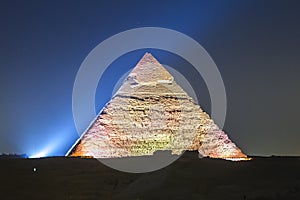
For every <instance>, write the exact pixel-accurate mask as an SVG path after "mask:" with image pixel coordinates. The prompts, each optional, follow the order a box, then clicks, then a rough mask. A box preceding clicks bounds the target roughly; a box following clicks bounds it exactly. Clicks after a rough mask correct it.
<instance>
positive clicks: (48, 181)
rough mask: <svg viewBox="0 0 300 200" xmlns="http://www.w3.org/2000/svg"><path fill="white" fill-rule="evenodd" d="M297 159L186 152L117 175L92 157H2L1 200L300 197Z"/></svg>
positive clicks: (253, 198)
mask: <svg viewBox="0 0 300 200" xmlns="http://www.w3.org/2000/svg"><path fill="white" fill-rule="evenodd" d="M299 167H300V158H297V157H293V158H289V157H268V158H260V157H257V158H254V159H253V160H251V161H244V162H232V161H226V160H219V159H208V158H203V159H199V158H198V156H197V153H196V152H185V154H184V155H183V156H182V157H180V158H179V159H178V160H177V161H175V162H174V163H173V164H171V165H169V166H168V167H166V168H163V169H161V170H159V171H156V172H151V173H144V174H129V173H124V172H119V171H116V170H113V169H110V168H109V167H107V166H105V165H103V164H101V163H100V162H99V161H98V160H96V159H91V158H67V157H53V158H41V159H21V158H13V159H7V158H6V159H0V177H1V185H0V195H1V199H5V200H7V199H51V200H54V199H105V200H106V199H133V200H138V199H139V200H142V199H204V200H211V199H230V200H234V199H240V200H243V199H252V200H262V199H285V200H287V199H288V200H293V199H295V200H296V199H297V200H298V199H300V171H299Z"/></svg>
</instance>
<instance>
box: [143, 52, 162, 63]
mask: <svg viewBox="0 0 300 200" xmlns="http://www.w3.org/2000/svg"><path fill="white" fill-rule="evenodd" d="M146 63H153V64H159V65H160V63H159V62H158V61H157V60H156V58H155V57H154V56H153V55H152V54H151V53H149V52H146V53H145V54H144V56H143V57H142V59H141V60H140V61H139V63H138V65H139V64H140V65H144V64H146Z"/></svg>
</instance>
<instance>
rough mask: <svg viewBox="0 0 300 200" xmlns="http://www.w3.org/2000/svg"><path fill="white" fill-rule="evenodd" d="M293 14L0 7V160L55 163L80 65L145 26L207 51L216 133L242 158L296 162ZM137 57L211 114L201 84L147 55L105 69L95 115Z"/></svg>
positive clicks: (182, 6)
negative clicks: (217, 94) (221, 87)
mask: <svg viewBox="0 0 300 200" xmlns="http://www.w3.org/2000/svg"><path fill="white" fill-rule="evenodd" d="M174 2H176V3H174ZM299 10H300V3H298V2H297V1H296V0H295V1H263V0H257V1H252V0H251V1H250V0H249V1H239V0H236V1H223V0H220V1H215V0H214V1H163V0H159V1H132V0H127V1H30V0H28V1H21V0H20V1H11V0H7V1H1V3H0V90H1V99H0V153H26V154H28V155H29V156H30V155H34V154H38V153H40V152H45V155H64V154H65V153H66V152H67V150H68V149H69V148H70V147H71V146H72V145H73V143H74V142H75V141H76V140H77V139H78V137H79V134H81V133H77V131H76V130H75V125H74V121H73V116H72V89H73V84H74V80H75V76H76V73H77V71H78V69H79V67H80V65H81V63H82V62H83V60H84V59H85V57H86V56H87V55H88V53H89V52H90V51H91V50H92V49H93V48H95V47H96V46H97V45H98V44H99V43H100V42H102V41H103V40H105V39H107V38H109V37H110V36H112V35H114V34H117V33H119V32H122V31H125V30H128V29H132V28H138V27H149V26H150V27H151V26H152V27H164V28H169V29H174V30H176V31H180V32H182V33H184V34H186V35H188V36H190V37H192V38H193V39H195V40H196V41H198V42H199V43H200V44H201V45H202V46H203V47H204V48H205V49H206V50H207V51H208V53H209V54H210V56H211V57H212V58H213V60H214V61H215V63H216V64H217V66H218V68H219V71H220V73H221V75H222V78H223V81H224V84H225V88H226V93H227V101H228V102H227V118H226V122H225V127H224V130H225V131H226V132H227V133H228V135H229V136H230V138H231V139H232V140H233V141H234V142H235V143H236V144H237V145H238V146H239V147H240V148H241V149H242V150H243V151H244V152H245V153H247V154H250V155H300V145H299V141H300V132H299V122H298V120H299V119H300V117H299V116H300V106H299V102H300V92H299V85H300V79H299V75H300V67H299V65H300V12H299ZM111 48H117V46H112V47H111ZM179 48H180V47H179ZM145 52H150V53H152V54H153V55H154V56H155V57H156V58H157V59H158V60H159V61H160V62H161V63H163V64H167V65H169V66H172V67H174V68H175V69H176V70H178V71H180V72H181V73H182V74H183V75H184V76H185V77H186V79H188V80H189V81H190V83H191V85H192V86H193V88H194V90H195V92H196V93H197V97H198V99H199V102H200V105H201V107H202V108H203V109H204V110H205V111H207V112H208V113H210V110H211V108H210V106H211V105H210V97H209V94H208V90H207V87H206V85H205V83H204V81H203V79H202V78H201V76H200V75H198V74H197V73H194V69H193V67H192V66H191V65H190V64H189V63H188V62H187V61H185V60H183V59H182V58H179V57H178V56H177V55H175V54H173V53H170V52H166V51H161V50H155V49H143V50H138V51H134V52H130V53H127V54H125V55H123V56H121V57H119V58H118V59H117V60H116V61H115V62H113V63H112V64H111V65H110V66H109V68H108V69H107V71H106V72H105V77H104V78H102V79H101V80H100V82H99V85H98V90H97V94H96V97H95V99H96V110H97V111H98V112H99V111H100V109H101V108H102V107H103V106H104V105H105V103H107V102H108V101H109V99H110V98H111V95H112V90H113V88H114V87H115V84H116V82H117V81H118V80H119V79H120V77H121V76H122V75H123V74H124V73H125V72H127V71H128V70H130V69H132V68H133V67H134V66H135V64H136V63H137V62H138V61H139V59H140V58H141V57H142V56H143V54H144V53H145ZM91 120H92V119H91Z"/></svg>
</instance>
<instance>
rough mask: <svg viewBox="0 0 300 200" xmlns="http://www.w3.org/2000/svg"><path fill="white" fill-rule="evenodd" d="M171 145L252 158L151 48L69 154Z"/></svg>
mask: <svg viewBox="0 0 300 200" xmlns="http://www.w3.org/2000/svg"><path fill="white" fill-rule="evenodd" d="M159 150H170V151H171V152H172V154H181V153H182V152H183V151H185V150H190V151H193V150H198V151H199V153H200V154H201V155H202V156H208V157H212V158H224V159H233V160H239V159H247V156H246V155H245V154H243V153H242V151H241V150H240V149H239V148H238V147H237V146H236V145H235V144H234V143H233V142H232V141H231V140H230V139H229V138H228V136H227V135H226V134H225V133H224V132H223V131H222V130H220V129H219V128H218V126H217V125H216V124H215V123H214V122H213V120H211V119H210V117H209V115H208V114H207V113H205V112H204V111H203V110H202V109H201V108H200V106H199V105H197V104H196V103H195V102H194V101H193V99H192V98H191V97H189V95H188V94H187V93H186V92H185V91H184V90H183V89H182V88H181V87H180V86H179V85H178V84H177V83H176V82H175V81H174V78H173V77H172V75H171V74H169V73H168V71H167V70H166V69H165V68H164V67H163V66H162V65H161V64H160V63H159V62H158V61H157V60H156V59H155V58H154V57H153V56H152V55H151V54H149V53H146V54H145V55H144V56H143V58H142V59H141V60H140V61H139V63H138V64H137V65H136V67H135V68H134V69H133V70H132V72H131V73H130V74H129V76H128V77H127V79H126V80H125V82H124V83H123V85H122V86H121V88H120V89H119V90H118V92H117V93H116V95H115V96H114V97H113V98H112V99H111V100H110V102H108V103H107V104H106V105H105V107H104V108H103V109H102V111H101V112H100V114H99V115H98V116H97V118H96V119H95V121H94V122H93V123H92V124H91V125H90V127H89V128H88V129H87V131H85V132H84V133H83V134H82V137H81V138H80V139H79V140H78V141H77V142H76V143H75V144H74V145H73V147H72V148H71V149H70V151H69V152H68V154H67V155H69V156H92V157H95V158H117V157H128V156H145V155H153V153H154V152H155V151H159Z"/></svg>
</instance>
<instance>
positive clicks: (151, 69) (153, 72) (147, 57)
mask: <svg viewBox="0 0 300 200" xmlns="http://www.w3.org/2000/svg"><path fill="white" fill-rule="evenodd" d="M129 76H132V77H133V76H134V77H135V79H136V80H137V81H138V82H140V83H142V82H157V81H159V80H173V79H174V78H173V77H172V75H171V74H170V73H169V72H168V71H167V70H166V69H165V68H164V67H163V66H162V65H161V64H160V63H159V62H158V60H156V58H155V57H154V56H153V55H152V54H151V53H148V52H146V53H145V54H144V56H143V57H142V58H141V60H140V61H139V62H138V64H137V65H136V66H135V67H134V68H133V70H132V72H131V73H130V74H129Z"/></svg>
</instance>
